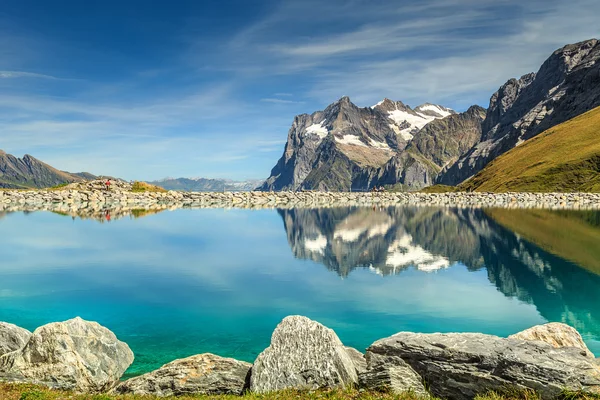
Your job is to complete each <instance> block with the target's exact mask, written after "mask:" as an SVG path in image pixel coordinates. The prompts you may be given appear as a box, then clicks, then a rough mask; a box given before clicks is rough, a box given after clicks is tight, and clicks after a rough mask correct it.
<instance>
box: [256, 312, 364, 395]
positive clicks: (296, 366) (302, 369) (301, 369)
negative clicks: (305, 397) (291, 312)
mask: <svg viewBox="0 0 600 400" xmlns="http://www.w3.org/2000/svg"><path fill="white" fill-rule="evenodd" d="M357 382H358V375H357V373H356V367H355V364H354V362H353V361H352V358H351V356H350V355H348V351H347V350H346V348H344V345H343V344H342V342H341V341H340V339H339V338H338V337H337V335H336V334H335V332H334V331H332V330H331V329H329V328H326V327H325V326H323V325H321V324H320V323H318V322H316V321H313V320H311V319H308V318H306V317H302V316H289V317H286V318H284V319H283V321H281V322H280V323H279V325H277V328H275V331H274V332H273V336H272V337H271V345H270V346H269V347H267V348H266V349H265V350H264V351H263V352H262V353H260V354H259V356H258V357H257V358H256V361H255V362H254V365H253V367H252V376H251V379H250V389H251V390H252V391H254V392H260V393H264V392H272V391H276V390H282V389H287V388H296V389H308V390H312V389H318V388H333V387H344V386H348V385H352V384H355V383H357Z"/></svg>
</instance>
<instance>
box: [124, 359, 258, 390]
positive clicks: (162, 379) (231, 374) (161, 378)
mask: <svg viewBox="0 0 600 400" xmlns="http://www.w3.org/2000/svg"><path fill="white" fill-rule="evenodd" d="M251 367H252V364H249V363H247V362H243V361H238V360H234V359H233V358H224V357H219V356H216V355H214V354H209V353H206V354H199V355H196V356H192V357H188V358H184V359H181V360H175V361H173V362H170V363H168V364H166V365H163V366H162V367H161V368H159V369H157V370H156V371H152V372H149V373H147V374H144V375H142V376H138V377H135V378H131V379H128V380H126V381H125V382H122V383H120V384H119V385H118V386H117V387H115V388H114V389H113V392H114V393H116V394H136V395H154V396H161V397H162V396H181V395H192V394H207V395H216V394H234V395H240V394H242V392H243V391H244V389H245V388H246V387H247V386H248V383H249V382H248V379H249V377H250V376H249V372H250V368H251Z"/></svg>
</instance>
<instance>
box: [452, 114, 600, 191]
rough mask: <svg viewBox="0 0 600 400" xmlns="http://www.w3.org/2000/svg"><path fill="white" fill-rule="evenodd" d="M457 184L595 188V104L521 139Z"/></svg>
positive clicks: (598, 184) (599, 149)
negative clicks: (472, 175)
mask: <svg viewBox="0 0 600 400" xmlns="http://www.w3.org/2000/svg"><path fill="white" fill-rule="evenodd" d="M458 188H459V189H461V190H468V191H489V192H507V191H528V192H551V191H564V192H573V191H584V192H600V107H597V108H595V109H593V110H591V111H588V112H587V113H585V114H582V115H580V116H578V117H575V118H573V119H571V120H569V121H567V122H564V123H562V124H559V125H557V126H555V127H553V128H550V129H548V130H547V131H545V132H543V133H541V134H540V135H538V136H536V137H534V138H532V139H529V140H527V141H525V142H524V143H523V144H521V145H519V146H517V147H515V148H514V149H512V150H510V151H508V152H507V153H505V154H503V155H501V156H500V157H498V158H496V159H494V160H493V161H492V162H491V163H489V164H488V165H487V166H486V167H485V168H484V169H483V170H482V171H481V172H479V173H478V174H477V175H475V176H474V177H473V178H471V179H469V180H467V181H466V182H464V183H462V184H461V185H459V187H458Z"/></svg>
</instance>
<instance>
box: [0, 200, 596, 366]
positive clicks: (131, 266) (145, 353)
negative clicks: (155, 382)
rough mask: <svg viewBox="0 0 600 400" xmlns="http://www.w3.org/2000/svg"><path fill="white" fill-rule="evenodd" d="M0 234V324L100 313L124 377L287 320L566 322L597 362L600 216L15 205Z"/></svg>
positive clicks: (485, 324)
mask: <svg viewBox="0 0 600 400" xmlns="http://www.w3.org/2000/svg"><path fill="white" fill-rule="evenodd" d="M0 237H1V238H2V240H0V254H2V262H1V263H0V321H6V322H10V323H14V324H16V325H19V326H22V327H24V328H27V329H30V330H34V329H35V328H37V327H39V326H41V325H43V324H46V323H49V322H54V321H63V320H67V319H70V318H73V317H75V316H80V317H82V318H84V319H87V320H92V321H97V322H99V323H100V324H102V325H104V326H106V327H107V328H109V329H110V330H112V331H113V332H115V334H116V335H117V337H118V338H119V339H120V340H122V341H124V342H126V343H127V344H129V346H130V347H131V349H132V350H133V352H134V354H135V361H134V363H133V365H132V366H131V367H130V368H129V370H128V371H127V373H126V375H125V378H126V377H130V376H134V375H139V374H141V373H145V372H148V371H151V370H154V369H157V368H159V367H160V366H161V365H163V364H165V363H167V362H170V361H172V360H175V359H178V358H183V357H187V356H190V355H193V354H199V353H204V352H210V353H214V354H218V355H221V356H228V357H234V358H237V359H240V360H245V361H249V362H252V361H253V360H254V359H255V357H256V356H257V355H258V354H259V353H260V352H261V351H262V350H263V349H264V348H265V347H267V346H268V345H269V342H270V335H271V333H272V332H273V329H274V328H275V326H276V325H277V323H279V321H281V319H283V318H284V317H285V316H287V315H292V314H300V315H305V316H307V317H309V318H311V319H314V320H317V321H319V322H321V323H323V324H324V325H326V326H328V327H330V328H332V329H333V330H334V331H335V332H336V333H337V334H338V335H339V337H340V339H341V340H342V342H344V344H345V345H347V346H352V347H355V348H357V349H359V350H361V351H364V349H365V348H366V347H368V346H369V345H370V344H371V343H373V342H374V341H375V340H377V339H380V338H383V337H386V336H389V335H392V334H394V333H396V332H400V331H412V332H483V333H489V334H494V335H499V336H508V335H510V334H512V333H516V332H518V331H520V330H523V329H526V328H529V327H531V326H533V325H537V324H541V323H545V322H548V321H557V322H565V323H567V324H569V325H571V326H573V327H575V328H576V329H577V330H579V332H581V334H582V335H583V337H584V340H585V341H586V343H587V345H588V346H589V348H590V349H591V350H592V352H594V353H595V354H596V356H600V212H599V211H551V210H526V209H469V208H464V209H458V208H429V207H403V208H402V207H389V208H387V207H385V208H379V207H375V208H373V207H368V208H357V207H355V208H329V209H292V210H269V209H263V210H243V209H229V210H226V209H178V210H173V211H164V212H160V213H150V214H145V213H132V214H130V215H126V216H121V218H114V217H113V218H110V213H109V212H107V213H106V214H105V215H104V216H100V217H98V218H89V219H82V218H79V217H76V216H70V215H63V214H59V213H51V212H30V213H25V212H13V213H6V214H4V215H0Z"/></svg>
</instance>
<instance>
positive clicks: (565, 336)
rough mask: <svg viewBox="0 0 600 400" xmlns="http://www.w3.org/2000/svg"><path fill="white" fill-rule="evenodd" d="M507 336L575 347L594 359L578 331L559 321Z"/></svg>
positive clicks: (555, 345)
mask: <svg viewBox="0 0 600 400" xmlns="http://www.w3.org/2000/svg"><path fill="white" fill-rule="evenodd" d="M508 338H509V339H519V340H533V341H540V342H545V343H548V344H549V345H551V346H552V347H555V348H560V347H575V348H578V349H580V350H581V352H582V354H584V355H585V356H587V357H590V358H592V359H595V357H594V353H592V352H591V351H590V349H588V347H587V346H586V345H585V343H584V342H583V338H582V337H581V335H580V334H579V332H577V330H576V329H575V328H572V327H570V326H569V325H567V324H562V323H559V322H551V323H548V324H544V325H537V326H534V327H531V328H529V329H526V330H524V331H522V332H519V333H515V334H514V335H511V336H509V337H508Z"/></svg>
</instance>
